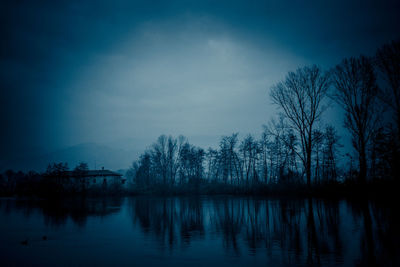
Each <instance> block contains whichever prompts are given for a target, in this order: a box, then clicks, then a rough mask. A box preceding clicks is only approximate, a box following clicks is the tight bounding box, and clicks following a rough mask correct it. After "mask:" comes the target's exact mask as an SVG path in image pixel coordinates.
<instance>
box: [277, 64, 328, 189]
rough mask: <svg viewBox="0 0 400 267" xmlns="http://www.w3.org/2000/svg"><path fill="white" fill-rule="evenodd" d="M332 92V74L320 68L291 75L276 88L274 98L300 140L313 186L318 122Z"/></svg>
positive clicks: (301, 155) (298, 71) (305, 165)
mask: <svg viewBox="0 0 400 267" xmlns="http://www.w3.org/2000/svg"><path fill="white" fill-rule="evenodd" d="M328 89H329V74H328V73H323V72H322V71H321V69H320V68H318V67H317V66H315V65H314V66H312V67H304V68H299V69H298V70H297V71H296V72H289V73H288V75H287V76H286V78H285V80H284V81H282V82H280V83H278V84H276V85H275V86H273V87H272V89H271V93H270V96H271V98H272V100H273V102H274V104H276V105H278V106H279V107H280V108H281V109H282V110H283V113H284V115H285V116H286V117H287V118H288V120H289V123H290V125H291V127H292V128H293V129H294V130H295V131H296V132H297V134H298V135H299V137H300V143H301V148H302V153H301V154H300V159H301V161H302V163H303V166H304V169H305V172H306V177H307V185H308V186H310V185H311V160H312V157H311V156H312V133H313V128H314V126H315V123H316V122H317V121H318V119H319V118H320V116H321V114H322V113H323V111H324V110H325V107H324V106H323V103H322V102H323V100H324V98H325V96H326V93H327V91H328Z"/></svg>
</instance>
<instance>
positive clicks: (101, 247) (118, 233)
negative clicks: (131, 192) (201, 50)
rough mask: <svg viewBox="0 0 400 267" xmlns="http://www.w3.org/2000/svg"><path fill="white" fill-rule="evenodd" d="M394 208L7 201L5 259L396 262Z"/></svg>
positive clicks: (272, 202)
mask: <svg viewBox="0 0 400 267" xmlns="http://www.w3.org/2000/svg"><path fill="white" fill-rule="evenodd" d="M397 211H398V209H397V208H395V204H393V203H392V204H390V205H389V204H388V202H377V201H367V200H359V201H345V200H318V199H283V198H282V199H259V198H238V197H214V198H210V197H198V198H187V197H175V198H158V197H132V198H118V199H86V200H84V199H68V200H63V201H43V200H42V201H32V200H16V199H0V265H1V266H9V265H36V266H54V265H69V266H71V265H73V266H75V265H81V266H87V265H92V266H99V265H114V266H115V265H131V266H132V265H135V266H160V265H163V266H190V267H192V266H215V265H217V266H229V265H231V266H248V267H250V266H299V265H320V266H333V265H339V266H342V265H344V266H353V265H359V266H365V265H368V264H370V265H381V266H396V265H397V266H398V265H399V262H400V260H399V259H400V249H399V248H400V243H399V242H400V239H399V238H400V234H399V227H400V224H399V222H400V221H399V220H398V219H397V216H396V215H397Z"/></svg>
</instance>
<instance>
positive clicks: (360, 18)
mask: <svg viewBox="0 0 400 267" xmlns="http://www.w3.org/2000/svg"><path fill="white" fill-rule="evenodd" d="M55 2H57V3H55ZM81 2H85V3H81ZM399 14H400V2H399V1H232V0H231V1H122V0H113V1H74V0H72V1H71V0H70V1H1V2H0V31H1V42H0V90H1V91H0V111H1V113H0V123H1V125H2V128H1V139H0V140H1V141H0V155H1V157H0V160H5V159H9V158H12V157H15V156H24V155H27V154H37V153H42V152H45V151H51V150H54V149H57V148H62V147H67V146H71V145H75V144H79V143H87V142H95V143H100V144H109V145H115V146H120V147H123V146H127V147H130V148H132V147H135V146H143V143H146V144H147V143H150V142H152V141H153V140H154V139H155V138H156V137H157V136H158V135H160V134H162V133H165V134H175V135H177V134H184V135H186V136H188V137H189V138H192V139H194V140H195V141H196V142H197V144H199V145H202V146H206V145H207V144H208V143H210V145H213V142H214V143H215V142H217V141H218V138H219V136H220V135H223V134H230V133H232V132H236V131H239V132H240V133H243V134H245V133H254V134H259V133H260V131H261V125H262V124H265V123H266V122H267V121H268V120H269V118H271V117H273V116H274V115H275V114H276V110H275V107H273V106H271V101H270V99H269V97H268V90H269V88H270V86H271V85H273V84H274V83H276V82H278V81H279V80H281V79H283V78H284V76H285V74H286V73H287V72H288V71H291V70H295V69H296V68H297V67H300V66H304V65H309V64H313V63H315V64H318V65H320V66H322V67H323V68H324V69H326V70H327V69H329V68H330V67H332V66H334V65H335V64H337V63H339V62H340V60H341V59H342V58H343V57H347V56H357V55H359V54H366V55H372V54H373V53H374V52H375V50H376V49H377V48H378V47H379V46H381V45H382V44H384V43H386V42H389V41H391V40H393V39H398V38H399V37H400V32H399V26H398V25H400V16H399ZM334 114H336V113H335V112H332V111H330V112H329V113H328V114H327V115H326V118H325V119H324V122H329V123H333V124H336V125H338V127H340V125H341V121H342V118H340V117H339V116H335V115H334Z"/></svg>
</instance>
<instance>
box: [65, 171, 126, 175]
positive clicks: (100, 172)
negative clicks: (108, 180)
mask: <svg viewBox="0 0 400 267" xmlns="http://www.w3.org/2000/svg"><path fill="white" fill-rule="evenodd" d="M66 174H67V175H68V176H71V177H76V176H80V177H96V176H118V177H120V176H122V174H119V173H117V172H113V171H110V170H87V171H80V172H77V171H66Z"/></svg>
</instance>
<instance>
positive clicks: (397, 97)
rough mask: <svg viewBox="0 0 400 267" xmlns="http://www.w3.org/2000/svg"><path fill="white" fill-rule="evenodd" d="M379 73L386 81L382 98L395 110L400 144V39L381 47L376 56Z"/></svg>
mask: <svg viewBox="0 0 400 267" xmlns="http://www.w3.org/2000/svg"><path fill="white" fill-rule="evenodd" d="M375 62H376V64H377V66H378V69H379V73H380V74H382V77H383V79H384V81H385V84H384V86H382V88H381V89H382V93H381V99H382V100H383V101H384V102H385V103H386V104H387V105H388V106H389V107H390V108H391V109H392V110H393V111H394V113H395V119H396V126H397V140H398V143H399V144H400V40H398V41H393V42H392V43H390V44H386V45H384V46H383V47H382V48H380V49H379V50H378V51H377V53H376V56H375Z"/></svg>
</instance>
